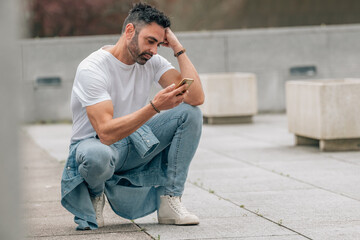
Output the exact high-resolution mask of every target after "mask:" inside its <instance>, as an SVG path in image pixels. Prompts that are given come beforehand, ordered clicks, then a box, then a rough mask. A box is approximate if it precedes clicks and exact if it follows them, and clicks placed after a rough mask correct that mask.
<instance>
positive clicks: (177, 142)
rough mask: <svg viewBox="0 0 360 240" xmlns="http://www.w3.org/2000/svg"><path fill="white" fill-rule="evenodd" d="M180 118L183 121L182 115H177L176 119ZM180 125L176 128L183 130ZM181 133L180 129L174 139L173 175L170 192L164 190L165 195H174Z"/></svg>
mask: <svg viewBox="0 0 360 240" xmlns="http://www.w3.org/2000/svg"><path fill="white" fill-rule="evenodd" d="M180 119H181V122H184V120H183V118H182V116H179V117H177V120H178V121H179V120H180ZM178 125H180V126H179V127H178V129H177V130H183V126H182V124H179V123H178ZM181 133H182V131H180V133H179V136H178V140H177V141H176V145H175V146H176V152H175V156H174V176H173V180H172V183H171V188H172V192H171V193H169V192H165V195H175V192H174V189H175V179H176V176H177V175H176V169H177V160H178V154H179V146H180V141H181Z"/></svg>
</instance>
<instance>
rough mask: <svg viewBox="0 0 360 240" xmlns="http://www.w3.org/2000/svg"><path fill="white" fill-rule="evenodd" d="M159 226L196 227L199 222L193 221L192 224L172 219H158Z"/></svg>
mask: <svg viewBox="0 0 360 240" xmlns="http://www.w3.org/2000/svg"><path fill="white" fill-rule="evenodd" d="M158 221H159V224H168V225H183V226H184V225H198V224H199V222H197V221H193V222H181V221H179V220H176V219H172V218H159V219H158Z"/></svg>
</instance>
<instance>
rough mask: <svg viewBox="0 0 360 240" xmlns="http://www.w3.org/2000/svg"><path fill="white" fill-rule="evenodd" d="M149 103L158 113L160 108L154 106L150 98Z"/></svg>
mask: <svg viewBox="0 0 360 240" xmlns="http://www.w3.org/2000/svg"><path fill="white" fill-rule="evenodd" d="M149 103H150V105H151V106H152V108H153V109H154V110H155V111H156V112H157V113H160V110H159V109H158V108H157V107H155V104H154V103H153V102H152V100H150V101H149Z"/></svg>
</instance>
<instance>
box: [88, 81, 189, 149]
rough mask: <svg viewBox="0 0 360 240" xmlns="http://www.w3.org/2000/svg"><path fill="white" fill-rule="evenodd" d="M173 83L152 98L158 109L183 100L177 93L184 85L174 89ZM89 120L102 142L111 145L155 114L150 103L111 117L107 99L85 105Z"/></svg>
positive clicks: (169, 106)
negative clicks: (129, 112)
mask: <svg viewBox="0 0 360 240" xmlns="http://www.w3.org/2000/svg"><path fill="white" fill-rule="evenodd" d="M174 87H175V86H174V85H170V86H168V87H167V88H165V89H163V90H161V91H160V92H159V93H158V94H156V96H155V97H154V99H153V100H152V102H153V104H154V105H155V107H156V108H157V109H158V110H160V111H161V110H166V109H171V108H173V107H176V106H177V105H179V104H180V103H181V102H182V101H184V97H185V96H186V94H184V95H179V93H181V92H182V91H183V90H185V89H186V86H182V87H181V88H178V89H174ZM86 112H87V115H88V117H89V120H90V122H91V124H92V126H93V128H94V129H95V131H96V133H97V134H98V136H99V138H100V141H101V142H102V143H103V144H106V145H111V144H113V143H115V142H117V141H119V140H121V139H123V138H125V137H127V136H129V135H130V134H132V133H133V132H135V131H136V130H137V129H138V128H139V127H141V126H142V125H143V124H144V123H146V122H147V121H148V120H149V119H150V118H151V117H153V116H154V115H155V114H156V111H155V109H154V108H153V107H152V106H151V104H147V105H146V106H145V107H143V108H141V109H139V110H138V111H136V112H134V113H131V114H129V115H126V116H123V117H119V118H113V116H114V109H113V104H112V101H110V100H107V101H103V102H100V103H97V104H94V105H91V106H88V107H86Z"/></svg>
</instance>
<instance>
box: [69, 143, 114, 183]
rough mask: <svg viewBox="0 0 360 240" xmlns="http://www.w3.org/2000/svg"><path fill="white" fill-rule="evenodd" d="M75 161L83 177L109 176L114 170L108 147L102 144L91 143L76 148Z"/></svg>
mask: <svg viewBox="0 0 360 240" xmlns="http://www.w3.org/2000/svg"><path fill="white" fill-rule="evenodd" d="M76 161H77V163H78V164H79V171H80V174H81V175H83V177H91V176H97V177H98V178H100V179H101V178H109V177H111V174H112V173H113V172H114V162H113V160H112V155H111V152H110V148H109V147H108V146H106V145H103V144H96V145H93V144H91V145H89V146H85V147H82V148H80V149H78V151H77V154H76ZM105 180H107V179H105Z"/></svg>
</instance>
